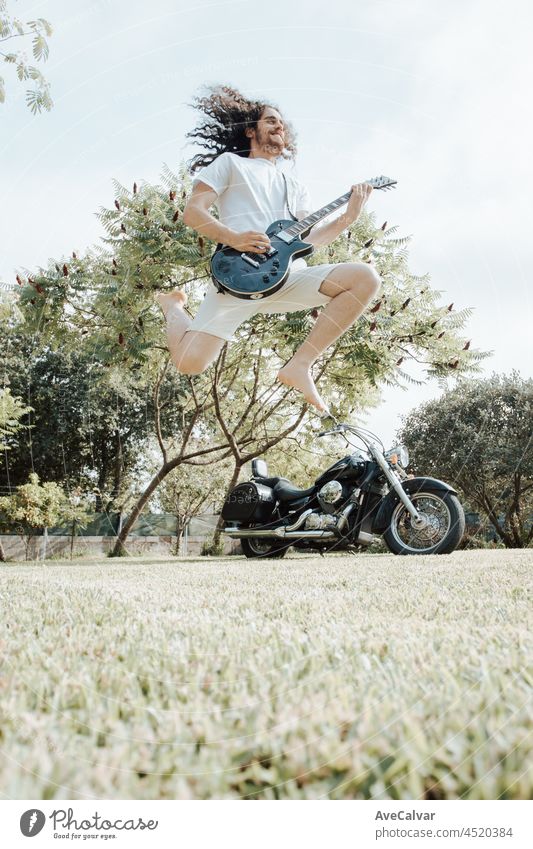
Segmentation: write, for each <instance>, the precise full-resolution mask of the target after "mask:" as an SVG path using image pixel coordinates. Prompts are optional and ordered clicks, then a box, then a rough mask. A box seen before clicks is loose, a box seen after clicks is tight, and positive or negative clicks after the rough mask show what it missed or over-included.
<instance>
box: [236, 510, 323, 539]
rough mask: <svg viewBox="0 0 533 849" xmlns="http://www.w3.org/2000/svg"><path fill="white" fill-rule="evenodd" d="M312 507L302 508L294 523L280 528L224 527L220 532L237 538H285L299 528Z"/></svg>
mask: <svg viewBox="0 0 533 849" xmlns="http://www.w3.org/2000/svg"><path fill="white" fill-rule="evenodd" d="M312 512H313V511H312V509H311V508H309V509H308V510H304V512H303V513H302V515H301V516H300V518H299V519H296V521H295V522H294V524H292V525H285V526H284V527H282V528H272V529H271V530H270V531H267V530H265V529H264V528H243V530H238V529H237V528H224V529H223V531H222V533H224V534H227V535H228V536H229V537H234V538H237V539H239V537H283V538H285V537H286V535H287V534H288V533H291V531H297V530H298V528H301V526H302V525H303V523H304V522H305V520H306V519H307V517H308V516H309V514H310V513H312Z"/></svg>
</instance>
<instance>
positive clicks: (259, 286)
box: [211, 176, 397, 300]
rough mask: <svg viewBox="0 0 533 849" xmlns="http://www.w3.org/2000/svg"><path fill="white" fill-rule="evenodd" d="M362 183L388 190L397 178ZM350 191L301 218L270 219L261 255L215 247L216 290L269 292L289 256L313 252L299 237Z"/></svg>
mask: <svg viewBox="0 0 533 849" xmlns="http://www.w3.org/2000/svg"><path fill="white" fill-rule="evenodd" d="M366 182H367V183H370V185H371V186H372V187H373V188H374V189H390V188H394V186H395V185H396V183H397V180H391V179H390V177H383V176H381V177H373V178H372V179H371V180H367V181H366ZM351 193H352V191H351V189H350V191H349V192H346V194H345V195H341V197H339V198H337V199H336V200H334V201H332V203H328V205H327V206H322V207H321V208H320V209H318V210H317V211H316V212H313V213H312V214H311V215H308V216H307V217H306V218H303V219H302V220H301V221H283V220H281V219H280V220H279V221H274V222H273V223H272V224H271V225H270V226H269V228H268V230H267V231H266V234H267V236H268V237H269V238H270V248H269V249H268V251H267V252H266V253H264V254H256V253H252V252H250V251H247V252H244V253H241V252H240V251H237V250H235V249H234V248H230V247H228V246H221V247H219V248H217V250H216V251H215V253H214V254H213V256H212V257H211V277H212V278H213V283H214V284H215V286H216V288H217V289H218V291H219V292H229V293H230V294H231V295H234V296H235V297H236V298H246V299H248V300H257V299H259V298H266V297H268V296H269V295H273V294H274V292H277V291H278V290H279V289H281V287H282V286H283V284H284V283H285V281H286V280H287V277H288V276H289V273H290V270H291V265H292V261H293V259H295V258H296V257H300V256H309V255H310V254H312V253H313V251H314V247H313V245H310V244H309V243H307V242H305V241H303V239H301V238H300V237H301V236H303V237H305V236H306V235H307V234H308V233H309V230H310V229H311V227H313V226H314V225H315V224H316V223H317V222H318V221H320V220H321V219H322V218H325V217H326V216H327V215H330V213H332V212H333V211H334V210H336V209H339V207H341V206H344V204H345V203H348V201H349V199H350V195H351Z"/></svg>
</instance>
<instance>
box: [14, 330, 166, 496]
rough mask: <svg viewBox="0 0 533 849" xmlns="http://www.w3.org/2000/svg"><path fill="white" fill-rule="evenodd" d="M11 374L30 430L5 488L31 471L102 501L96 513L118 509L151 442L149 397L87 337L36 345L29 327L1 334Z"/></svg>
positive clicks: (18, 447) (18, 445)
mask: <svg viewBox="0 0 533 849" xmlns="http://www.w3.org/2000/svg"><path fill="white" fill-rule="evenodd" d="M0 346H1V347H2V349H3V351H4V352H5V353H4V363H3V368H4V373H5V374H6V376H7V377H8V379H9V381H10V385H11V387H12V388H13V390H14V391H15V392H16V394H17V395H19V396H23V397H25V398H28V399H29V400H31V405H32V411H31V414H30V415H28V417H27V419H26V425H27V427H26V429H25V431H24V433H23V436H22V438H20V439H18V440H17V442H16V444H15V445H14V446H13V449H12V451H11V452H10V454H9V456H6V458H5V464H4V466H3V468H2V469H1V470H0V487H2V488H3V489H5V488H6V486H7V485H8V481H9V484H10V485H11V486H16V485H18V484H21V483H23V482H24V481H25V480H26V479H27V476H28V474H29V472H30V471H35V472H37V474H39V476H40V477H41V478H44V479H46V480H49V481H56V482H57V483H61V484H62V485H64V486H65V487H66V488H67V489H70V488H71V487H81V488H82V489H84V490H88V489H90V490H93V491H95V492H96V495H97V502H96V505H95V509H96V511H97V512H100V511H108V510H112V509H114V502H115V500H116V499H117V498H118V496H119V494H122V492H123V489H124V487H125V486H126V485H127V481H128V478H129V476H130V475H132V474H134V470H136V469H137V467H138V460H139V457H140V456H142V453H143V445H144V443H145V442H146V440H147V438H148V437H149V434H150V432H149V428H147V421H148V422H149V421H150V418H151V417H152V416H151V411H150V403H151V400H150V393H147V391H146V388H145V387H143V386H141V387H136V386H135V385H132V383H131V381H125V380H124V379H122V380H115V375H114V374H113V375H108V373H107V370H106V369H105V368H104V367H103V366H102V364H101V363H100V362H99V359H98V352H97V351H96V352H95V351H94V350H93V349H92V348H91V340H90V339H87V337H84V338H82V340H80V343H79V345H78V347H77V349H74V348H72V349H66V350H65V349H61V350H53V349H52V348H51V347H50V346H49V345H44V346H43V345H39V344H38V343H37V344H36V342H35V339H34V338H32V336H31V335H30V334H28V333H26V332H25V330H24V326H23V325H21V326H20V327H18V328H9V327H5V328H0Z"/></svg>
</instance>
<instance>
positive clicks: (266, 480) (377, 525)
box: [222, 422, 465, 558]
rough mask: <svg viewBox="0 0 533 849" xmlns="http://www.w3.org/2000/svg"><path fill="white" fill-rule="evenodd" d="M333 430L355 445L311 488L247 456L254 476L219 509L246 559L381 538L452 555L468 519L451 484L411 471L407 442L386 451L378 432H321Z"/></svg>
mask: <svg viewBox="0 0 533 849" xmlns="http://www.w3.org/2000/svg"><path fill="white" fill-rule="evenodd" d="M333 434H342V435H343V436H344V438H345V441H346V442H347V444H348V445H350V447H351V448H355V449H356V450H355V451H354V452H353V453H351V454H348V455H347V456H346V457H343V458H342V459H341V460H338V461H337V462H336V463H334V464H333V465H332V466H330V467H329V469H326V471H325V472H323V473H322V474H321V475H320V476H319V477H318V478H317V479H316V480H315V482H314V484H313V485H312V486H310V487H309V488H308V489H299V488H298V487H296V486H294V485H293V484H292V483H291V482H290V481H289V480H287V478H283V477H271V476H269V474H268V468H267V464H266V462H265V461H264V460H262V459H260V458H256V459H254V460H252V478H251V480H250V481H247V482H245V483H241V484H238V485H237V486H236V487H235V488H234V489H233V490H232V491H231V492H230V493H229V495H228V497H227V498H226V501H225V503H224V506H223V509H222V518H223V520H224V522H225V523H226V526H225V527H224V528H223V532H224V533H225V534H226V535H227V536H229V537H232V538H233V539H238V540H240V542H241V546H242V550H243V552H244V554H245V555H246V557H275V558H279V557H284V555H285V554H286V553H287V550H288V549H289V547H291V546H294V548H296V549H298V550H299V551H319V552H325V551H343V550H353V549H354V548H359V547H361V546H368V545H370V544H371V543H372V542H374V540H376V539H378V538H379V537H380V536H381V537H382V538H383V540H384V542H385V544H386V545H387V548H388V549H389V551H392V552H393V553H394V554H449V553H450V552H452V551H454V550H455V549H456V548H457V546H458V545H459V543H460V541H461V538H462V536H463V533H464V529H465V516H464V511H463V508H462V506H461V503H460V501H459V499H458V498H457V492H456V490H455V489H453V487H451V486H449V484H447V483H444V482H443V481H441V480H437V479H436V478H430V477H413V476H412V475H408V474H407V472H406V469H407V467H408V465H409V454H408V451H407V449H406V448H405V446H396V447H394V448H392V449H390V450H389V451H385V447H384V445H383V443H382V442H381V440H380V439H379V438H378V437H377V436H376V435H375V434H373V433H371V432H370V431H367V430H366V429H364V428H360V427H355V426H353V425H350V424H348V423H345V422H339V423H337V424H336V425H335V426H334V427H333V428H331V429H330V430H325V431H322V432H321V433H319V434H318V435H319V436H321V437H322V436H329V435H333ZM346 434H350V435H352V436H355V437H356V438H357V439H358V440H359V441H360V442H362V443H363V446H364V449H359V448H357V447H356V446H354V445H353V444H352V443H351V442H350V440H349V439H348V437H347V436H346Z"/></svg>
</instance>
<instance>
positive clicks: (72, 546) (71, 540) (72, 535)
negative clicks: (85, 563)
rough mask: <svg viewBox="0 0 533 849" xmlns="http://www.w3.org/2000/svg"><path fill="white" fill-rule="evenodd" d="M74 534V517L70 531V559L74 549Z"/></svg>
mask: <svg viewBox="0 0 533 849" xmlns="http://www.w3.org/2000/svg"><path fill="white" fill-rule="evenodd" d="M75 536H76V519H74V521H73V522H72V533H71V534H70V559H71V560H72V553H73V550H74V537H75Z"/></svg>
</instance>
